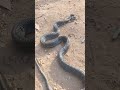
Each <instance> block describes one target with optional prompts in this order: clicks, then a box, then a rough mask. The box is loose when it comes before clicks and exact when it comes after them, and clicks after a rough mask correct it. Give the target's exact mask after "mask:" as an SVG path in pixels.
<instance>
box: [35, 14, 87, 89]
mask: <svg viewBox="0 0 120 90" xmlns="http://www.w3.org/2000/svg"><path fill="white" fill-rule="evenodd" d="M75 19H76V18H75V16H74V15H73V14H71V15H70V17H69V18H68V20H64V21H58V22H56V23H55V24H54V25H53V32H52V33H50V34H45V35H43V36H42V37H41V39H40V42H41V44H42V45H43V46H44V47H45V48H52V47H55V46H57V45H58V44H60V43H63V44H64V46H63V47H62V48H61V49H60V51H59V52H58V55H57V57H58V62H59V64H60V66H61V67H62V68H63V69H64V70H65V71H67V72H69V73H71V74H73V75H75V76H77V77H78V78H79V79H80V80H81V81H82V83H83V88H82V89H81V90H84V89H85V73H83V72H82V71H81V70H79V69H76V68H74V67H72V66H70V65H69V64H67V63H66V62H65V59H64V57H63V56H64V55H65V54H66V53H67V51H68V49H69V39H68V38H67V37H66V36H60V37H58V36H59V34H60V29H59V28H60V27H62V26H63V25H65V24H67V23H70V22H73V21H74V20H75ZM50 40H51V41H50ZM36 63H37V62H36ZM37 65H38V63H37ZM41 73H42V75H43V77H44V78H45V82H46V84H47V88H48V90H53V89H52V88H51V87H50V85H49V84H48V80H47V78H46V76H45V75H44V74H43V72H41Z"/></svg>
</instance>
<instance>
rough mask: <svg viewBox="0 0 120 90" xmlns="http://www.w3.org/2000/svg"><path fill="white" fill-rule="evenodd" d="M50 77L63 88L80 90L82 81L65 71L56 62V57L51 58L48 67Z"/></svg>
mask: <svg viewBox="0 0 120 90" xmlns="http://www.w3.org/2000/svg"><path fill="white" fill-rule="evenodd" d="M49 74H50V77H51V78H52V79H53V82H54V83H56V84H58V85H60V86H61V87H62V88H64V89H65V90H81V89H82V87H83V86H82V82H81V81H80V80H79V79H78V78H76V77H75V76H73V75H72V74H70V73H68V72H65V71H64V70H63V69H62V68H61V67H60V65H59V64H58V62H57V58H55V60H53V62H52V64H51V67H50V72H49Z"/></svg>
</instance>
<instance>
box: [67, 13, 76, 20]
mask: <svg viewBox="0 0 120 90" xmlns="http://www.w3.org/2000/svg"><path fill="white" fill-rule="evenodd" d="M67 19H68V20H69V22H73V21H74V20H76V17H75V15H74V14H70V16H69V17H68V18H67Z"/></svg>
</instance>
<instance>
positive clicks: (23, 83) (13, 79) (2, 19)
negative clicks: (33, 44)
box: [0, 0, 34, 90]
mask: <svg viewBox="0 0 120 90" xmlns="http://www.w3.org/2000/svg"><path fill="white" fill-rule="evenodd" d="M11 1H12V9H11V10H7V9H5V8H3V7H0V51H1V52H0V73H3V75H4V76H5V78H6V80H7V84H9V86H10V88H12V89H11V90H34V84H33V83H34V68H32V67H33V66H32V65H29V64H28V63H26V64H25V63H24V61H23V62H22V63H21V61H22V60H23V59H22V60H19V59H18V58H19V57H17V59H16V60H15V61H14V60H8V57H7V53H8V56H11V55H13V56H15V55H16V53H18V52H19V51H18V49H17V50H16V51H14V50H15V48H14V45H13V42H12V38H11V29H12V27H13V25H14V24H15V23H16V22H19V21H20V20H22V19H25V18H31V17H33V16H34V13H33V9H32V8H29V7H33V8H34V3H33V2H31V1H30V0H11ZM28 2H29V3H28ZM31 3H33V4H31ZM21 5H22V7H21ZM31 5H32V6H31ZM1 48H3V50H6V52H5V53H3V51H2V50H1ZM5 48H7V49H5ZM9 49H10V50H9ZM8 51H10V52H8ZM12 51H13V52H12ZM1 54H3V55H4V56H5V58H6V59H3V58H2V55H1ZM3 61H6V62H5V63H3ZM16 61H17V62H18V63H16ZM33 62H34V61H33ZM22 65H23V66H24V67H22ZM28 85H29V87H28Z"/></svg>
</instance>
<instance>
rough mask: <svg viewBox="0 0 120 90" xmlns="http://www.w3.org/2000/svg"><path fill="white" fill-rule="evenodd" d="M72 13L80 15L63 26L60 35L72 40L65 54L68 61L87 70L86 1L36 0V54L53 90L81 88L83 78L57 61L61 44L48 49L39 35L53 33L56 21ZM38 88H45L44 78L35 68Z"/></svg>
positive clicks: (38, 89)
mask: <svg viewBox="0 0 120 90" xmlns="http://www.w3.org/2000/svg"><path fill="white" fill-rule="evenodd" d="M70 14H74V15H75V16H76V18H77V20H76V21H75V22H72V23H69V24H67V25H66V26H64V27H62V28H61V32H60V35H65V36H67V37H69V39H70V49H69V50H68V52H67V54H66V55H65V59H66V62H67V63H69V64H70V65H72V66H74V67H76V68H79V69H81V70H82V71H85V43H84V39H85V0H36V1H35V16H36V17H35V23H36V31H35V38H36V40H35V49H36V52H35V55H36V58H37V59H38V60H39V63H40V64H41V68H42V69H43V71H44V73H45V74H46V76H47V78H48V79H49V83H50V85H51V86H52V87H53V88H54V90H80V88H81V87H82V86H81V84H80V83H81V81H80V80H79V79H78V78H76V77H74V76H72V75H71V74H69V73H66V72H65V71H64V70H63V69H62V68H61V67H60V66H59V64H58V63H57V60H56V55H57V52H58V51H59V50H60V48H61V45H59V46H57V47H55V48H52V49H45V48H43V47H42V46H41V45H40V37H41V36H42V35H44V34H46V33H49V32H51V30H52V26H53V23H54V22H56V21H58V20H63V19H65V18H66V17H68V16H69V15H70ZM35 88H36V90H46V89H45V85H44V80H43V79H42V77H41V74H39V72H38V70H37V68H36V70H35Z"/></svg>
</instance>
